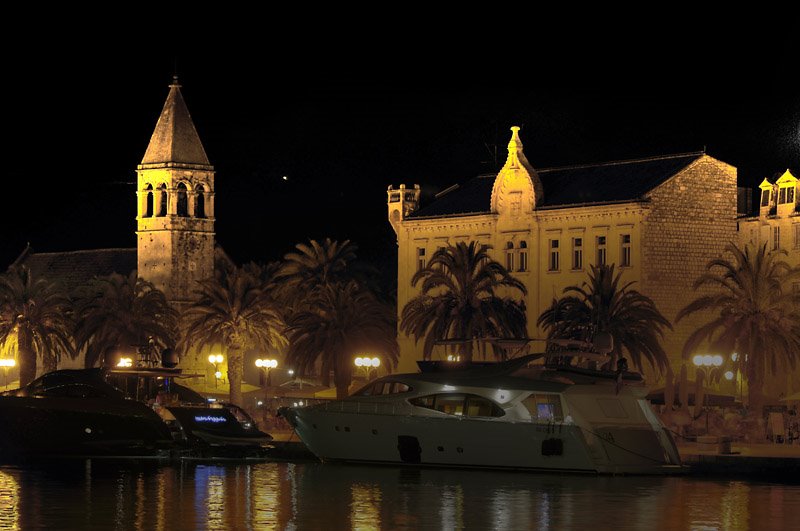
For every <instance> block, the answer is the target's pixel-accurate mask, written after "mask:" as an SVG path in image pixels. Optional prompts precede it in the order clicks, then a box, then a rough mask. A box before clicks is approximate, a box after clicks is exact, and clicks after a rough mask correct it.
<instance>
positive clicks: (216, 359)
mask: <svg viewBox="0 0 800 531" xmlns="http://www.w3.org/2000/svg"><path fill="white" fill-rule="evenodd" d="M224 360H225V358H223V357H222V354H211V355H210V356H209V357H208V362H209V363H210V364H212V365H213V366H214V387H217V384H218V383H219V380H220V379H221V378H222V371H220V370H219V364H220V363H222V362H223V361H224Z"/></svg>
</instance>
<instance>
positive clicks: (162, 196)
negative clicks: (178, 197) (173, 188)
mask: <svg viewBox="0 0 800 531" xmlns="http://www.w3.org/2000/svg"><path fill="white" fill-rule="evenodd" d="M166 215H167V185H166V184H162V185H160V186H159V187H158V214H156V216H158V217H164V216H166Z"/></svg>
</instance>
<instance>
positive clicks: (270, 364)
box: [256, 358, 278, 387]
mask: <svg viewBox="0 0 800 531" xmlns="http://www.w3.org/2000/svg"><path fill="white" fill-rule="evenodd" d="M277 366H278V360H273V359H266V360H264V359H261V358H259V359H257V360H256V367H258V368H259V369H261V370H262V371H264V374H265V378H264V381H265V382H266V386H267V387H271V386H272V379H271V374H270V370H272V369H274V368H276V367H277Z"/></svg>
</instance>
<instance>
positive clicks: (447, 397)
mask: <svg viewBox="0 0 800 531" xmlns="http://www.w3.org/2000/svg"><path fill="white" fill-rule="evenodd" d="M409 403H410V404H411V405H413V406H417V407H424V408H426V409H434V410H436V411H440V412H442V413H446V414H448V415H456V416H459V417H462V416H465V417H502V416H503V415H505V411H503V408H501V407H500V406H498V405H497V404H495V403H494V402H492V401H491V400H489V399H488V398H484V397H482V396H478V395H472V394H464V393H440V394H438V395H428V396H420V397H417V398H412V399H410V400H409Z"/></svg>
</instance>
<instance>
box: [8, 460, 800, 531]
mask: <svg viewBox="0 0 800 531" xmlns="http://www.w3.org/2000/svg"><path fill="white" fill-rule="evenodd" d="M0 500H2V502H3V503H0V527H1V528H3V529H15V528H17V529H136V530H151V529H175V530H180V529H337V530H338V529H375V530H382V529H387V530H396V529H583V528H590V529H591V528H593V527H594V528H600V529H609V528H613V529H748V528H758V529H792V528H796V527H797V522H796V514H797V513H798V511H800V488H799V487H797V486H792V485H780V484H775V483H759V482H746V481H732V480H730V479H726V480H724V481H714V480H708V479H704V478H695V477H691V476H681V477H666V476H635V477H631V476H626V477H620V476H610V475H594V476H584V475H575V474H547V473H541V474H531V473H517V472H509V471H498V470H463V469H452V468H440V467H437V468H425V467H399V466H396V467H395V466H383V467H374V466H362V465H338V464H321V463H318V462H307V463H275V462H259V463H244V464H241V463H237V464H233V463H231V464H225V465H218V464H205V463H197V462H194V461H189V462H183V463H182V464H180V465H172V466H163V465H161V464H159V463H158V462H157V461H152V460H150V461H146V462H142V461H115V460H107V459H103V460H67V461H62V462H60V464H59V466H58V467H53V466H46V465H37V466H35V467H33V466H26V467H24V468H23V467H11V468H8V467H7V468H2V467H0ZM6 501H8V502H9V503H5V502H6ZM612 522H613V523H612Z"/></svg>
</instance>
